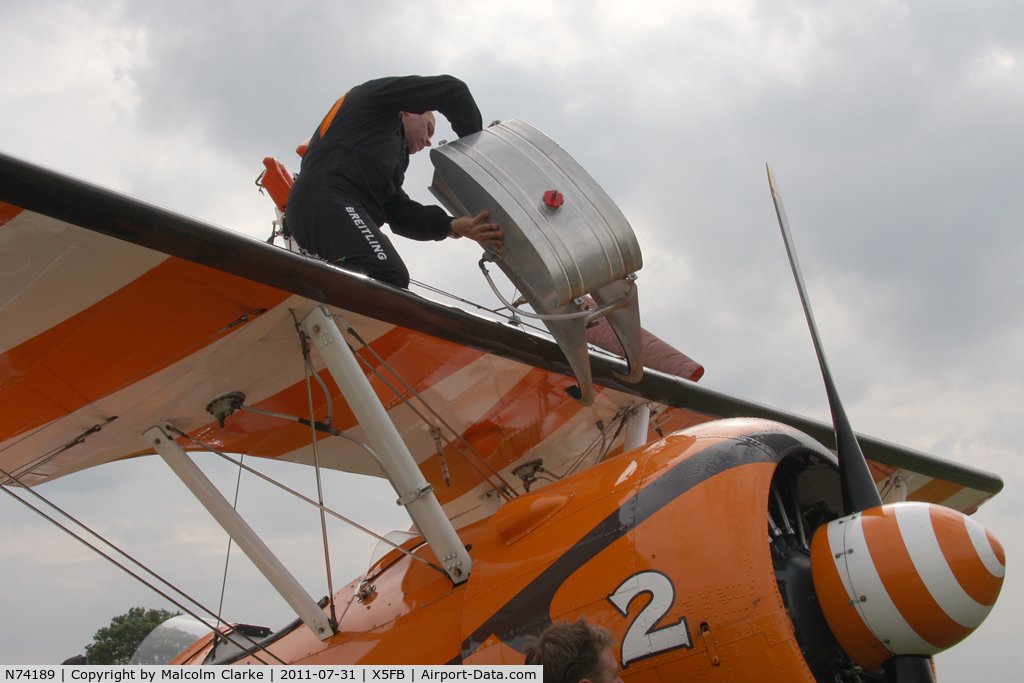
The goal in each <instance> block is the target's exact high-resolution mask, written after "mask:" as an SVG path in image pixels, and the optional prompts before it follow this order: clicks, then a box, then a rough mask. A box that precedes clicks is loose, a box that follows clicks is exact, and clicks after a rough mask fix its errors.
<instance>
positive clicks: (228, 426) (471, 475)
mask: <svg viewBox="0 0 1024 683" xmlns="http://www.w3.org/2000/svg"><path fill="white" fill-rule="evenodd" d="M321 303H323V304H327V305H328V307H329V308H330V310H331V311H332V312H333V313H335V314H337V315H339V316H340V317H341V318H343V319H344V320H345V321H346V322H347V323H348V324H349V325H350V326H351V327H352V328H353V329H354V330H355V331H356V332H357V333H358V335H359V338H360V339H361V340H363V341H365V342H366V343H367V344H368V345H369V346H370V347H371V348H372V352H371V350H370V349H367V348H365V347H363V346H362V345H361V343H359V342H358V341H357V340H356V339H355V338H352V339H350V343H351V345H352V346H353V348H354V349H355V350H356V352H357V353H358V354H359V355H360V356H362V357H363V358H364V360H365V361H366V366H367V367H370V366H372V367H373V368H374V369H375V370H377V371H378V373H379V376H378V375H372V374H371V375H370V380H371V383H372V384H373V386H374V388H375V389H376V391H377V394H378V396H379V397H380V399H381V401H382V403H383V404H384V406H385V407H386V408H387V410H388V412H389V415H390V417H391V418H392V419H393V421H394V422H395V424H396V425H397V427H398V429H399V431H400V432H401V434H402V436H403V438H404V439H405V441H406V443H407V445H408V446H409V448H410V450H411V451H412V453H413V456H414V458H415V459H416V460H417V462H418V463H419V464H420V467H421V469H422V470H423V472H424V474H425V475H426V477H427V480H428V481H429V482H431V483H432V484H433V486H434V490H435V493H436V494H437V496H438V499H439V500H440V501H441V502H442V504H445V508H446V510H447V512H448V514H449V515H450V516H452V517H453V518H454V517H459V516H463V515H466V517H465V518H464V520H468V519H470V518H472V517H474V515H473V514H472V513H473V511H474V510H478V511H482V510H483V509H484V508H490V507H491V506H490V505H489V501H491V500H495V493H494V489H495V487H496V486H501V482H504V483H505V484H507V485H508V486H509V487H510V488H515V489H518V490H522V488H523V482H522V480H521V479H519V478H518V477H516V476H515V475H513V474H512V471H513V470H514V469H515V468H516V467H518V466H520V465H522V464H524V463H527V462H530V461H531V460H537V459H540V460H542V461H543V467H544V469H545V470H548V471H549V472H552V473H554V474H555V475H562V474H565V473H567V472H570V471H576V470H578V469H580V468H583V467H587V466H589V465H590V464H593V463H594V462H596V461H597V460H598V459H600V458H602V457H610V456H613V455H615V454H616V453H618V452H621V451H622V448H623V446H622V442H621V434H620V432H621V425H622V424H623V423H624V420H625V419H626V418H627V415H628V413H629V411H630V410H631V409H632V408H633V407H635V406H637V405H639V404H640V403H644V402H649V403H650V404H651V414H652V417H651V423H650V431H651V436H652V438H653V437H655V436H656V434H657V433H663V434H668V433H669V432H672V431H675V430H677V429H681V428H684V427H688V426H691V425H694V424H698V423H701V422H706V421H709V420H713V419H717V418H720V417H736V416H746V417H764V418H768V419H773V420H778V421H781V422H784V423H787V424H790V425H792V426H794V427H796V428H798V429H801V430H803V431H805V432H807V433H808V434H809V435H811V436H812V437H814V438H816V439H818V440H820V441H821V442H822V443H824V444H826V445H829V446H831V445H833V444H832V441H833V439H834V437H833V436H832V431H831V426H830V425H827V424H824V423H821V422H818V421H814V420H809V419H807V418H803V417H800V416H797V415H794V414H791V413H787V412H785V411H780V410H776V409H773V408H769V407H767V406H763V405H760V404H757V403H753V402H750V401H746V400H743V399H739V398H736V397H733V396H729V395H727V394H724V393H722V392H718V391H715V390H713V389H709V388H707V387H701V386H698V385H696V384H694V383H693V382H689V381H685V380H682V379H679V378H675V377H671V376H668V375H665V374H662V373H658V372H655V371H648V372H646V373H645V377H644V379H643V380H642V381H641V382H640V383H639V384H635V385H634V384H625V383H622V382H620V381H619V380H618V375H617V374H616V373H615V371H614V370H615V368H616V367H617V366H619V365H620V363H621V362H620V361H618V360H617V359H615V358H612V357H609V356H607V355H603V354H598V353H593V354H592V356H591V359H592V364H593V368H594V378H595V383H596V384H597V385H598V396H597V400H596V401H595V403H594V405H593V406H590V407H586V408H584V407H582V406H581V405H579V404H578V403H576V402H575V401H574V400H572V399H571V398H570V397H569V396H568V394H567V393H566V391H565V389H566V388H567V387H569V386H572V385H573V384H574V383H575V382H574V380H573V379H572V377H571V375H570V374H569V367H568V364H567V363H566V361H565V359H564V357H563V356H562V354H561V352H560V351H559V350H558V347H557V345H556V344H555V343H554V342H552V341H551V340H549V339H547V338H546V337H544V336H541V335H538V334H534V333H531V332H527V331H524V330H523V329H521V328H519V327H515V326H512V325H509V324H506V323H503V322H500V321H496V320H493V319H489V318H484V317H480V316H477V315H475V314H472V313H468V312H466V311H463V310H461V309H458V308H454V307H450V306H446V305H442V304H439V303H437V302H433V301H430V300H427V299H424V298H422V297H419V296H417V295H415V294H412V293H410V292H407V291H405V290H399V289H395V288H392V287H389V286H387V285H384V284H381V283H377V282H375V281H373V280H369V279H367V278H364V277H361V276H358V275H352V274H349V273H346V272H344V271H340V270H339V269H337V268H334V267H332V266H328V265H327V264H324V263H322V262H320V261H317V260H313V259H309V258H306V257H303V256H300V255H297V254H294V253H291V252H288V251H286V250H283V249H280V248H278V247H274V246H271V245H267V244H265V243H263V242H260V241H258V240H254V239H251V238H248V237H246V236H243V235H239V234H236V233H232V232H229V231H225V230H222V229H220V228H217V227H215V226H212V225H208V224H205V223H202V222H200V221H197V220H195V219H192V218H188V217H185V216H181V215H178V214H174V213H172V212H169V211H166V210H163V209H160V208H157V207H154V206H152V205H148V204H145V203H143V202H140V201H137V200H134V199H131V198H129V197H125V196H123V195H119V194H116V193H114V192H111V191H109V190H105V189H103V188H99V187H96V186H92V185H89V184H86V183H83V182H81V181H77V180H74V179H71V178H68V177H66V176H62V175H60V174H57V173H54V172H52V171H49V170H46V169H41V168H39V167H36V166H33V165H31V164H28V163H26V162H23V161H21V160H17V159H14V158H11V157H8V156H4V155H0V469H2V470H3V471H4V472H6V473H8V474H10V475H12V476H13V477H16V478H17V480H18V481H19V482H21V483H23V484H25V485H29V486H31V485H35V484H38V483H40V482H43V481H47V480H49V479H52V478H56V477H60V476H63V475H65V474H69V473H72V472H75V471H78V470H81V469H84V468H87V467H92V466H96V465H99V464H103V463H106V462H110V461H113V460H118V459H121V458H125V457H130V456H133V455H139V454H143V453H148V452H150V451H148V450H147V449H146V447H145V446H144V445H143V444H142V442H141V441H140V440H139V437H140V435H141V434H142V433H143V432H145V431H146V430H147V429H149V428H150V427H152V426H153V425H155V424H157V423H159V422H162V421H170V422H171V423H173V424H174V425H175V427H177V428H178V429H180V430H182V431H184V432H186V433H187V434H188V435H189V436H190V437H192V438H193V439H194V440H195V442H200V443H203V444H206V445H208V446H210V447H212V448H216V449H218V450H221V451H227V452H240V453H245V454H247V455H253V456H259V457H265V458H274V459H284V460H289V461H294V462H299V463H312V447H311V440H312V431H311V429H310V427H309V426H308V424H300V423H297V422H294V421H291V420H288V419H284V418H281V417H275V416H271V415H267V414H266V413H267V412H270V413H278V414H283V415H289V416H295V417H300V418H305V419H308V418H309V412H310V411H309V401H310V396H311V397H312V401H313V412H314V415H315V419H316V420H317V421H323V420H324V419H325V418H326V417H327V416H328V414H330V417H331V420H332V427H334V428H335V429H339V430H341V431H344V432H347V433H349V434H351V435H352V436H355V437H357V438H359V437H360V436H361V433H360V428H359V425H358V424H357V423H356V421H355V419H354V417H353V415H352V412H351V411H350V410H349V409H348V407H347V405H346V404H345V402H344V399H343V398H342V397H341V395H340V392H339V391H338V389H337V387H336V386H335V385H334V383H333V381H332V380H331V378H330V375H329V374H328V373H327V372H326V371H325V370H324V369H323V366H322V365H319V364H318V363H319V359H318V356H317V354H315V353H314V354H312V360H313V362H314V367H315V369H316V370H317V371H318V374H319V375H320V377H321V379H322V380H323V383H324V384H325V385H326V387H327V391H328V393H329V394H330V405H329V402H328V400H327V396H326V395H325V393H324V391H323V390H322V389H321V388H320V386H319V384H318V383H312V390H311V391H307V384H306V376H305V370H304V361H303V356H302V352H301V345H300V342H299V338H298V335H297V332H296V327H295V322H294V321H295V317H296V316H298V317H299V318H300V319H301V317H302V316H304V315H305V314H306V313H308V312H309V310H311V309H312V308H313V307H315V306H317V305H320V304H321ZM385 364H386V365H385ZM392 373H395V374H397V375H398V376H399V378H400V379H399V378H396V377H395V376H394V374H392ZM368 374H369V371H368ZM389 385H390V386H389ZM406 385H408V387H407V386H406ZM409 387H411V390H410V388H409ZM228 392H240V393H242V394H244V395H245V405H246V406H247V407H250V408H255V409H258V410H262V411H264V412H262V413H255V412H236V413H234V414H233V415H231V416H230V417H229V418H228V419H227V420H226V421H225V424H224V426H223V427H221V426H220V425H219V424H218V422H217V420H216V419H215V418H214V417H213V415H212V414H211V413H210V412H208V411H207V410H206V406H207V404H208V403H209V402H210V401H211V400H212V399H214V398H216V397H218V396H221V395H223V394H226V393H228ZM428 405H429V408H428ZM430 409H432V410H433V411H436V413H437V416H434V415H433V414H432V413H430V412H429V410H430ZM860 438H861V441H862V444H863V447H864V450H865V454H866V455H867V457H868V458H869V459H870V460H872V461H873V465H874V466H875V469H874V473H875V478H876V481H878V482H879V485H880V486H881V487H885V486H887V485H888V486H894V485H897V484H900V483H901V482H902V483H903V488H902V489H899V490H900V491H901V493H902V495H906V496H907V497H908V498H909V499H911V500H915V499H916V500H925V501H926V502H933V503H944V504H947V505H950V506H952V507H955V508H957V509H960V510H963V511H968V512H970V511H973V510H974V509H976V508H977V506H978V505H980V504H981V503H982V502H984V500H986V499H988V498H990V497H991V496H992V495H994V494H995V493H996V492H998V491H999V489H1000V488H1001V487H1002V481H1001V480H1000V479H999V478H998V477H997V476H995V475H991V474H988V473H985V472H980V471H978V470H974V469H972V468H968V467H965V466H963V465H958V464H955V463H951V462H948V461H943V460H940V459H938V458H934V457H931V456H928V455H925V454H922V453H918V452H916V451H912V450H909V449H905V448H901V447H898V446H894V445H892V444H888V443H885V442H882V441H879V440H876V439H872V438H870V437H860ZM195 442H193V441H191V440H186V439H182V440H181V441H180V443H181V445H182V446H183V447H184V448H186V449H190V450H195V449H196V448H199V446H197V445H196V443H195ZM318 451H319V458H320V463H321V465H323V466H326V467H331V468H336V469H340V470H346V471H351V472H358V473H363V474H368V475H375V476H380V475H381V472H380V470H379V468H378V467H377V465H376V463H375V462H374V461H373V460H372V458H371V457H369V456H368V455H367V454H366V452H365V451H364V450H363V449H362V448H361V447H360V446H359V445H357V444H355V443H353V442H352V441H349V440H346V439H341V438H336V437H332V436H330V435H328V434H325V433H319V434H318ZM443 469H447V471H448V475H449V476H448V477H447V480H448V481H446V477H445V476H444V472H443ZM0 481H2V482H3V483H8V484H9V483H10V481H9V480H8V479H6V478H0ZM495 502H496V501H495Z"/></svg>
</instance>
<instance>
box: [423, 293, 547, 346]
mask: <svg viewBox="0 0 1024 683" xmlns="http://www.w3.org/2000/svg"><path fill="white" fill-rule="evenodd" d="M409 282H410V283H411V284H414V285H417V286H419V287H422V288H423V289H425V290H427V291H429V292H433V293H435V294H440V295H441V296H446V297H448V298H449V299H452V300H454V301H458V302H459V303H462V304H466V305H467V306H472V307H473V308H477V309H480V310H481V311H487V312H488V313H491V314H492V315H495V316H497V317H498V318H501V319H502V320H504V321H505V322H507V323H509V324H511V325H516V326H522V327H529V328H530V329H532V330H535V331H537V332H543V333H545V334H547V332H548V331H547V330H546V329H545V328H543V327H540V326H538V325H534V324H533V323H530V322H526V321H524V320H522V319H520V318H519V317H518V316H517V315H516V314H515V313H514V312H513V313H512V314H511V315H508V314H505V313H502V311H503V310H506V309H507V308H508V307H507V306H503V307H502V308H487V307H486V306H482V305H480V304H478V303H476V302H474V301H470V300H468V299H463V298H462V297H460V296H456V295H454V294H452V293H451V292H446V291H444V290H443V289H438V288H437V287H434V286H432V285H428V284H426V283H425V282H420V281H419V280H409ZM517 291H518V290H517Z"/></svg>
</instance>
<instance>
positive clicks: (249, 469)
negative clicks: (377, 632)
mask: <svg viewBox="0 0 1024 683" xmlns="http://www.w3.org/2000/svg"><path fill="white" fill-rule="evenodd" d="M169 431H171V432H173V433H175V434H177V435H178V436H181V437H184V438H186V439H188V440H189V441H191V442H192V443H194V444H195V445H197V446H199V447H200V448H202V449H203V450H206V451H209V452H210V453H213V454H214V455H217V456H220V457H221V458H223V459H224V460H227V461H228V462H231V463H234V464H235V465H238V466H239V467H241V468H242V469H244V470H245V471H246V472H249V473H250V474H254V475H256V476H257V477H259V478H260V479H262V480H264V481H266V482H268V483H270V484H273V485H274V486H276V487H278V488H279V489H281V490H282V491H285V492H287V493H290V494H291V495H293V496H295V497H296V498H298V499H299V500H301V501H303V502H305V503H308V504H310V505H312V506H314V507H316V508H320V509H321V510H323V511H324V512H326V513H327V514H329V515H330V516H332V517H334V518H335V519H339V520H341V521H342V522H344V523H345V524H348V525H349V526H351V527H353V528H355V529H358V530H359V531H362V532H363V533H365V534H368V535H370V536H372V537H374V538H375V539H377V540H378V541H380V542H382V543H384V544H386V545H389V546H391V547H392V548H394V549H395V550H398V551H400V552H402V553H404V554H406V555H408V556H409V557H411V558H412V559H414V560H416V561H418V562H422V563H423V564H425V565H427V566H428V567H432V568H434V569H436V570H437V571H439V572H441V573H442V574H444V576H445V578H447V577H448V574H447V572H445V570H444V569H442V568H441V567H438V566H437V565H436V564H434V563H432V562H430V561H429V560H426V559H424V558H422V557H420V556H419V555H416V554H415V553H412V552H410V551H408V550H407V549H405V548H403V547H402V546H400V545H398V544H397V543H395V542H393V541H391V540H389V539H387V538H384V537H383V536H381V535H380V534H377V533H374V532H373V531H370V530H369V529H367V528H366V527H364V526H362V525H361V524H359V523H358V522H354V521H352V520H351V519H349V518H348V517H345V516H344V515H340V514H338V513H337V512H335V511H334V510H332V509H330V508H329V507H326V506H324V505H320V504H319V503H317V502H316V501H315V500H313V499H311V498H308V497H306V496H304V495H302V494H301V493H299V492H298V491H296V490H295V489H292V488H289V487H287V486H285V485H284V484H282V483H281V482H279V481H275V480H274V479H272V478H271V477H268V476H267V475H265V474H263V473H262V472H260V471H258V470H255V469H253V468H252V467H249V466H248V465H244V464H242V463H240V462H239V461H237V460H235V459H234V458H232V457H230V456H228V455H225V454H224V453H221V452H220V451H218V450H217V449H215V448H213V447H212V446H209V445H207V444H205V443H203V442H201V441H197V440H196V439H194V438H192V437H191V436H189V435H188V434H186V433H185V432H183V431H181V430H180V429H177V428H174V427H171V428H169Z"/></svg>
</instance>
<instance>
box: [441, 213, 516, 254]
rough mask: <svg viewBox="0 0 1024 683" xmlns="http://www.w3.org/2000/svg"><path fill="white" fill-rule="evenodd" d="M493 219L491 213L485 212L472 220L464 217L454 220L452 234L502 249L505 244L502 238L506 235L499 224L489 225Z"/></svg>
mask: <svg viewBox="0 0 1024 683" xmlns="http://www.w3.org/2000/svg"><path fill="white" fill-rule="evenodd" d="M490 217H491V214H490V212H489V211H483V212H481V213H478V214H477V215H475V216H473V217H472V218H470V217H469V216H462V217H461V218H453V219H452V232H453V233H454V234H455V236H456V237H468V238H469V239H471V240H473V241H475V242H479V243H480V244H489V245H491V246H492V247H500V246H501V245H503V244H504V242H503V241H502V239H501V238H502V237H504V236H505V233H503V232H502V231H501V228H499V227H498V224H497V223H487V222H486V221H487V219H488V218H490Z"/></svg>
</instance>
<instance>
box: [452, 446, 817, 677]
mask: <svg viewBox="0 0 1024 683" xmlns="http://www.w3.org/2000/svg"><path fill="white" fill-rule="evenodd" d="M798 434H799V433H798V432H797V433H786V432H777V431H773V432H759V433H753V434H746V435H743V436H739V437H734V438H731V439H729V440H727V441H722V442H719V443H716V444H713V445H711V446H709V447H707V448H705V449H704V450H703V451H701V452H700V453H696V454H694V455H692V456H691V457H689V458H687V459H686V460H683V461H682V462H680V463H678V464H676V465H674V466H673V467H671V468H670V469H668V470H667V471H665V472H664V473H663V474H662V475H661V476H660V477H658V478H657V479H655V480H654V481H653V482H651V483H650V484H648V485H647V486H645V487H644V488H643V489H641V490H640V491H639V492H637V494H636V495H635V496H633V497H631V498H630V499H629V500H628V501H626V502H625V503H624V504H623V505H622V506H621V507H620V508H619V509H618V510H616V511H615V512H613V513H612V514H610V515H608V516H607V517H605V518H604V519H603V520H601V522H600V523H599V524H598V525H597V526H595V527H594V528H593V529H591V530H590V532H589V533H587V535H585V536H584V537H583V538H582V539H580V540H579V541H578V542H577V543H576V544H575V545H573V546H572V547H571V548H569V549H568V550H567V551H566V552H565V554H563V555H562V556H561V557H559V558H558V559H557V560H555V561H554V562H553V563H552V564H551V565H550V566H549V567H548V568H547V569H545V570H544V571H543V572H541V573H540V575H539V576H538V577H537V578H536V579H534V580H533V581H531V582H530V584H529V585H528V586H526V587H525V588H524V589H523V590H521V591H520V592H519V593H518V594H517V595H515V596H514V597H513V598H512V599H511V600H509V601H508V602H507V603H505V605H504V606H503V607H502V608H501V609H499V610H498V611H497V612H495V613H494V615H493V616H491V617H490V618H489V619H488V620H487V621H485V622H484V623H483V624H481V625H480V627H479V628H477V629H476V630H475V631H474V632H473V633H472V634H470V636H469V637H468V638H466V639H465V640H464V641H463V642H462V657H463V658H466V657H469V656H470V655H471V654H473V653H474V652H476V650H477V649H478V648H479V647H480V646H481V645H483V643H484V642H485V641H486V640H487V639H488V638H489V637H490V636H491V635H496V636H498V638H499V639H500V640H501V641H502V642H504V643H505V644H506V645H508V646H509V647H511V648H513V649H515V650H517V651H518V652H522V651H523V646H524V644H525V641H526V639H527V638H528V637H530V636H537V635H539V634H540V633H541V632H542V631H543V630H544V629H545V628H547V627H548V626H550V625H551V601H552V600H553V599H554V596H555V593H557V592H558V589H559V588H561V586H562V584H563V583H564V582H565V581H566V580H567V579H568V578H569V577H570V576H572V575H573V574H574V573H575V572H576V570H578V569H579V568H580V567H582V566H583V565H585V564H586V563H587V562H589V561H590V560H592V559H593V558H594V557H596V556H597V555H598V554H599V553H600V552H601V551H602V550H604V549H605V548H607V547H608V546H610V545H611V544H612V543H614V542H615V541H617V540H618V539H619V538H621V537H622V536H624V535H625V534H626V533H628V532H629V531H630V530H631V529H633V528H635V527H636V526H637V525H639V524H642V523H643V522H644V521H645V520H646V519H647V518H649V517H650V516H651V515H653V514H654V513H656V512H657V511H658V510H660V509H662V508H663V507H665V506H666V505H668V504H669V503H671V502H672V501H673V500H675V499H676V498H678V497H679V496H681V495H683V494H684V493H686V492H687V491H689V490H690V489H692V488H694V487H695V486H697V485H699V484H701V483H703V482H705V481H707V480H708V479H710V478H711V477H714V476H715V475H717V474H721V473H722V472H725V471H727V470H730V469H733V468H734V467H741V466H743V465H750V464H753V463H758V462H779V461H780V460H781V459H782V457H783V455H784V454H786V453H789V452H792V451H793V450H794V449H796V448H807V447H809V446H810V447H811V448H813V449H814V450H816V451H819V452H825V449H824V448H822V447H821V446H819V445H818V444H817V443H816V442H813V441H812V440H811V439H809V438H808V437H806V436H804V435H802V434H799V436H801V437H803V439H806V441H804V440H803V439H800V438H797V435H798ZM811 444H813V445H811ZM815 446H816V448H815ZM819 449H820V450H819Z"/></svg>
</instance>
